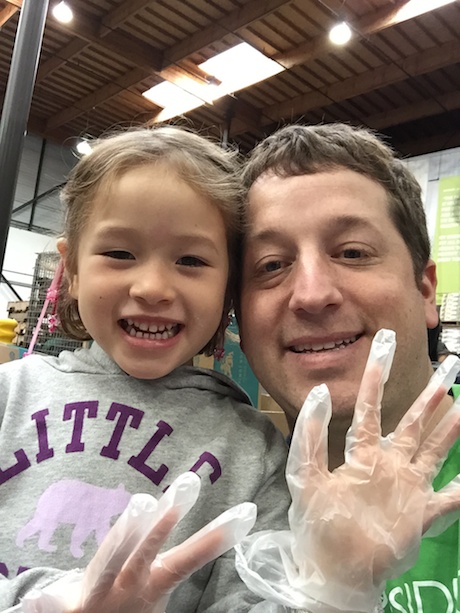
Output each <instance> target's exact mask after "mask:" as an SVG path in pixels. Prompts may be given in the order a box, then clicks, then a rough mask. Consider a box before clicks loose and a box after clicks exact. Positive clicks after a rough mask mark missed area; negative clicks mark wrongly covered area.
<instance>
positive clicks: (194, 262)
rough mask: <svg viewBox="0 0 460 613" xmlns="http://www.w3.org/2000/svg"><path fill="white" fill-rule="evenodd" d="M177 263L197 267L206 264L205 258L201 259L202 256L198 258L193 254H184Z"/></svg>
mask: <svg viewBox="0 0 460 613" xmlns="http://www.w3.org/2000/svg"><path fill="white" fill-rule="evenodd" d="M177 263H178V264H179V265H180V266H191V267H193V268H196V267H199V266H206V264H205V263H204V262H203V260H200V258H197V257H195V256H193V255H184V256H183V257H181V258H179V259H178V260H177Z"/></svg>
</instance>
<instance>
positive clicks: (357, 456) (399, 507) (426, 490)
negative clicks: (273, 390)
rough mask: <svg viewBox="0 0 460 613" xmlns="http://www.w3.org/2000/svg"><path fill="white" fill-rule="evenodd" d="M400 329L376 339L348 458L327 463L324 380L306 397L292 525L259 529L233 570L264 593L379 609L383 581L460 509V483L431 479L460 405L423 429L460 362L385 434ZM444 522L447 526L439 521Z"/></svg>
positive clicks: (292, 477)
mask: <svg viewBox="0 0 460 613" xmlns="http://www.w3.org/2000/svg"><path fill="white" fill-rule="evenodd" d="M394 336H395V335H394V332H392V331H391V330H380V331H379V332H378V333H377V334H376V337H375V339H374V342H373V345H372V348H371V352H370V356H369V360H368V363H367V365H366V369H365V373H364V376H363V380H362V383H361V387H360V391H359V394H358V398H357V402H356V406H355V413H354V418H353V423H352V425H351V427H350V429H349V431H348V433H347V438H346V445H345V462H344V464H343V465H342V466H340V467H338V468H337V469H335V470H334V471H332V472H330V471H329V469H328V443H327V436H328V425H329V421H330V419H331V412H332V411H331V400H330V395H329V392H328V389H327V387H326V386H325V385H320V386H318V387H316V388H314V389H313V390H312V391H311V393H310V394H309V396H308V397H307V399H306V401H305V403H304V406H303V407H302V410H301V412H300V414H299V417H298V419H297V423H296V427H295V431H294V434H293V439H292V444H291V449H290V453H289V459H288V463H287V469H286V477H287V480H288V485H289V489H290V491H291V495H292V505H291V508H290V511H289V524H290V527H291V530H290V531H285V532H278V533H273V532H265V533H256V534H255V535H252V536H251V537H249V538H248V539H245V541H244V542H243V543H242V544H241V545H240V546H237V547H236V550H237V568H238V572H239V573H240V575H241V577H242V578H243V580H244V581H245V582H246V584H247V585H248V587H250V589H252V590H253V591H254V592H256V593H258V594H260V595H262V596H263V597H264V598H266V599H267V600H271V601H274V602H277V603H279V604H281V605H285V606H290V607H293V608H297V609H304V610H306V611H309V612H311V613H332V612H335V611H341V612H345V611H346V612H350V611H352V612H353V613H356V612H361V611H363V612H366V613H368V612H369V611H373V610H377V609H378V601H379V598H380V594H381V592H382V591H383V588H384V582H385V581H386V580H387V579H389V578H393V577H397V576H399V575H400V574H402V573H403V572H405V571H406V570H407V569H408V568H410V567H411V566H412V565H413V563H414V562H415V560H416V557H417V554H418V550H419V545H420V540H421V537H422V534H423V533H424V532H425V531H426V530H427V529H428V528H429V527H430V526H431V525H432V524H433V522H435V520H437V519H439V518H442V517H443V516H448V517H449V518H450V521H452V519H454V518H455V517H454V515H453V512H454V511H456V510H458V509H460V484H459V483H458V482H452V483H451V484H449V485H447V486H446V487H445V488H443V489H442V490H441V491H439V492H437V493H435V492H434V491H433V489H432V486H431V482H432V480H433V478H434V476H435V475H436V473H437V471H438V470H439V467H440V465H441V462H442V460H443V459H444V458H445V456H446V455H447V453H448V450H449V448H450V447H451V446H452V444H453V443H454V442H455V441H456V439H457V437H458V436H459V434H460V402H458V401H457V403H456V404H454V406H453V407H452V408H451V409H450V410H449V412H448V413H447V414H446V415H445V416H444V417H443V418H442V420H441V421H440V423H439V424H438V425H437V426H436V428H435V429H434V430H433V431H432V432H431V434H429V435H428V436H427V437H426V438H425V439H424V435H425V430H426V428H427V426H428V424H429V421H430V419H431V418H432V417H433V415H434V413H435V411H436V408H437V407H438V405H439V403H440V401H441V400H442V398H444V396H445V393H446V391H447V389H449V388H450V386H451V385H452V383H453V381H454V379H455V374H456V372H457V371H458V369H459V368H460V360H458V359H456V358H455V357H452V358H449V359H446V360H445V361H444V362H443V364H442V365H441V366H440V367H439V369H438V370H437V371H436V373H435V374H434V375H433V377H432V379H431V381H430V383H429V384H428V386H427V387H426V389H425V390H424V391H423V392H422V394H421V395H420V396H419V398H418V399H417V400H416V401H415V402H414V404H413V405H412V407H411V408H410V409H409V411H408V412H407V413H406V415H405V416H404V417H403V419H402V420H401V422H400V423H399V425H398V426H397V428H396V430H395V432H394V433H392V434H391V435H389V436H388V437H384V438H383V437H382V436H381V428H380V405H381V400H382V395H383V385H384V383H385V382H386V380H387V379H388V374H389V370H390V367H391V362H392V359H393V355H394V351H395V340H394ZM443 527H444V528H445V527H446V525H443Z"/></svg>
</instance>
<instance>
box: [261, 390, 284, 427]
mask: <svg viewBox="0 0 460 613" xmlns="http://www.w3.org/2000/svg"><path fill="white" fill-rule="evenodd" d="M259 409H260V410H261V411H262V413H265V415H266V416H267V417H269V418H270V419H271V420H272V422H273V423H274V424H275V426H276V427H277V428H278V430H281V432H282V433H283V435H284V436H288V435H289V427H288V423H287V420H286V415H285V414H284V411H283V410H282V408H281V407H280V406H279V404H277V403H276V402H275V401H274V400H273V398H272V397H271V396H269V395H268V394H267V393H266V392H262V393H261V394H260V402H259Z"/></svg>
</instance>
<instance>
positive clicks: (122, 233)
mask: <svg viewBox="0 0 460 613" xmlns="http://www.w3.org/2000/svg"><path fill="white" fill-rule="evenodd" d="M137 233H138V230H137V229H131V228H126V227H123V226H118V225H106V226H102V227H101V228H100V229H99V231H98V238H99V239H100V240H107V239H117V240H119V239H120V238H126V239H130V238H131V237H134V238H135V237H137ZM174 238H176V239H177V240H180V241H181V242H182V243H184V244H188V245H191V246H194V245H197V244H199V245H200V246H204V247H206V248H209V249H213V250H214V251H215V252H216V253H218V252H219V246H218V245H217V244H216V242H215V241H214V240H213V239H212V238H210V237H209V236H208V235H207V234H206V233H203V232H200V231H197V232H190V231H188V232H186V233H184V234H177V235H175V237H174Z"/></svg>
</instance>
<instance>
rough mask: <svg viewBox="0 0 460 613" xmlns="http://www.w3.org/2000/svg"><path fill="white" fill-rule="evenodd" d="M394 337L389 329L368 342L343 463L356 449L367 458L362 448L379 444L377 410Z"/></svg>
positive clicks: (385, 380)
mask: <svg viewBox="0 0 460 613" xmlns="http://www.w3.org/2000/svg"><path fill="white" fill-rule="evenodd" d="M395 338H396V337H395V333H394V332H393V330H386V329H382V330H379V331H378V332H377V333H376V335H375V336H374V339H373V341H372V345H371V349H370V352H369V357H368V360H367V364H366V367H365V369H364V375H363V379H362V381H361V385H360V388H359V392H358V397H357V400H356V406H355V411H354V414H353V421H352V425H351V428H350V430H349V431H348V433H347V438H346V444H345V457H346V459H347V461H352V460H353V449H356V448H359V451H360V454H361V455H362V453H361V452H362V451H364V452H365V455H368V452H367V451H366V450H365V447H366V446H369V445H371V446H372V445H377V444H378V443H379V441H380V436H381V417H380V409H381V404H382V397H383V388H384V385H385V383H386V382H387V380H388V377H389V374H390V369H391V365H392V363H393V357H394V353H395V349H396V340H395ZM363 448H364V449H363ZM363 457H365V456H363ZM361 459H362V458H361Z"/></svg>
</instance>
